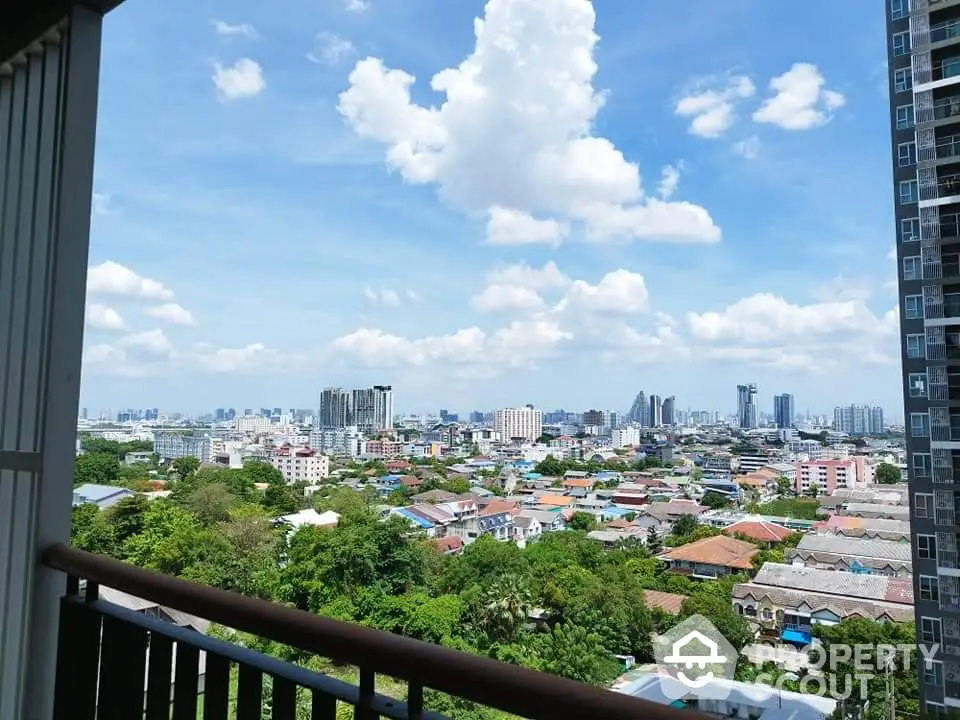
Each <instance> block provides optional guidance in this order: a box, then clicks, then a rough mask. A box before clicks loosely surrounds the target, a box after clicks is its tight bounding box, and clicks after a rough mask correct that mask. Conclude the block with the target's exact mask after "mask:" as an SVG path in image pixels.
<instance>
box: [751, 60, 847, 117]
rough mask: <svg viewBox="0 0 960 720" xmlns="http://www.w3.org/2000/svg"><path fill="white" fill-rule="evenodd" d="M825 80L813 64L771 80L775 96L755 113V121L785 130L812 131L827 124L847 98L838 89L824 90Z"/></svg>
mask: <svg viewBox="0 0 960 720" xmlns="http://www.w3.org/2000/svg"><path fill="white" fill-rule="evenodd" d="M825 83H826V81H825V80H824V79H823V75H821V74H820V71H819V70H818V69H817V66H816V65H813V64H811V63H794V64H793V66H792V67H791V68H790V69H789V70H787V72H785V73H784V74H783V75H778V76H777V77H775V78H773V79H772V80H770V89H771V90H772V91H773V92H774V95H773V97H771V98H768V99H767V100H765V101H764V103H763V105H761V106H760V108H759V109H758V110H757V111H756V112H755V113H754V114H753V120H754V122H758V123H769V124H771V125H776V126H778V127H781V128H783V129H784V130H809V129H810V128H814V127H819V126H820V125H825V124H826V123H828V122H829V121H830V118H831V117H832V115H831V111H833V110H836V109H838V108H840V107H843V106H844V104H846V102H847V99H846V98H845V97H844V96H843V95H841V94H840V93H839V92H837V91H836V90H827V89H825V88H824V85H825Z"/></svg>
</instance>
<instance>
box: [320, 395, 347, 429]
mask: <svg viewBox="0 0 960 720" xmlns="http://www.w3.org/2000/svg"><path fill="white" fill-rule="evenodd" d="M351 415H352V413H351V409H350V393H348V392H347V391H346V390H344V389H343V388H324V389H323V390H322V391H321V392H320V413H319V415H318V417H317V425H318V426H319V427H322V428H343V427H347V426H348V425H352V424H353V421H352V417H351Z"/></svg>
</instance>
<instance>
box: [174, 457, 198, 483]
mask: <svg viewBox="0 0 960 720" xmlns="http://www.w3.org/2000/svg"><path fill="white" fill-rule="evenodd" d="M170 467H171V468H173V471H174V472H175V473H176V474H177V477H178V478H181V479H182V478H187V477H190V476H191V475H193V474H194V473H195V472H196V471H197V470H199V469H200V461H199V460H197V458H195V457H193V456H192V455H187V456H185V457H178V458H177V459H176V460H174V461H173V462H172V463H170Z"/></svg>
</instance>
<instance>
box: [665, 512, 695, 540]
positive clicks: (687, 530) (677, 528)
mask: <svg viewBox="0 0 960 720" xmlns="http://www.w3.org/2000/svg"><path fill="white" fill-rule="evenodd" d="M697 525H698V523H697V518H695V517H694V516H693V515H681V516H680V517H678V518H677V519H676V520H674V521H673V526H672V527H671V529H670V532H671V533H672V534H673V535H677V536H683V535H690V534H691V533H692V532H693V531H694V530H696V529H697Z"/></svg>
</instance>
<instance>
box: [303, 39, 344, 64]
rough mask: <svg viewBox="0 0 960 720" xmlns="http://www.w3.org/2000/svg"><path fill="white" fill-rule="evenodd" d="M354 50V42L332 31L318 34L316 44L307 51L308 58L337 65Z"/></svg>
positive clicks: (311, 60) (312, 60) (316, 61)
mask: <svg viewBox="0 0 960 720" xmlns="http://www.w3.org/2000/svg"><path fill="white" fill-rule="evenodd" d="M353 52H354V47H353V43H352V42H350V41H349V40H347V39H346V38H342V37H340V36H339V35H335V34H334V33H331V32H322V33H320V34H318V35H317V39H316V46H315V47H314V49H313V50H311V51H310V52H308V53H307V59H308V60H310V62H315V63H318V64H323V65H336V64H338V63H339V62H340V61H341V60H343V59H345V58H346V57H348V56H349V55H352V54H353Z"/></svg>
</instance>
